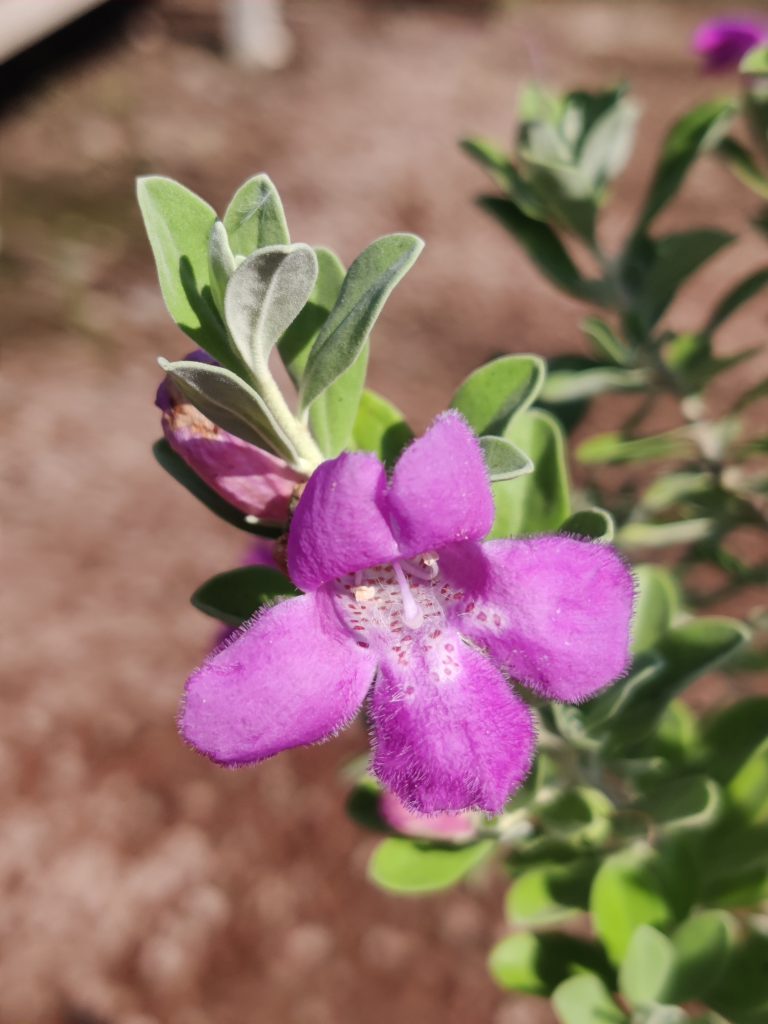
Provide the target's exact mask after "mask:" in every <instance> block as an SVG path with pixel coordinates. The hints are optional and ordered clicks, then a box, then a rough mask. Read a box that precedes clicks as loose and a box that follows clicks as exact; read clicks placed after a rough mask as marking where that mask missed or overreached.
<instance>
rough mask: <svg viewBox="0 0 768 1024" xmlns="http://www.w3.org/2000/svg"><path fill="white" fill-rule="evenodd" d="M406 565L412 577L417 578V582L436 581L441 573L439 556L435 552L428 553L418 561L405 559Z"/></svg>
mask: <svg viewBox="0 0 768 1024" xmlns="http://www.w3.org/2000/svg"><path fill="white" fill-rule="evenodd" d="M403 561H404V562H405V564H406V565H407V566H408V572H409V573H410V574H411V576H415V577H416V579H417V580H428V581H431V580H433V579H435V578H436V577H437V575H438V573H439V572H440V570H439V568H438V565H437V561H438V559H437V555H436V554H435V553H434V551H428V552H427V553H426V554H425V555H422V556H421V559H420V560H419V561H417V560H416V559H415V558H414V559H412V560H411V559H403Z"/></svg>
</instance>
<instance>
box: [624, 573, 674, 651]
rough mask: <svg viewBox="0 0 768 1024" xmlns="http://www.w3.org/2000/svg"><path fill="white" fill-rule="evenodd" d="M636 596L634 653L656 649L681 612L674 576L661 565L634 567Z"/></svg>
mask: <svg viewBox="0 0 768 1024" xmlns="http://www.w3.org/2000/svg"><path fill="white" fill-rule="evenodd" d="M633 571H634V576H635V583H636V584H637V597H636V600H635V614H634V616H633V619H632V640H633V643H632V650H633V651H634V652H635V654H638V653H639V652H640V651H647V650H649V649H650V648H652V647H654V646H655V645H656V644H657V643H658V641H659V639H660V638H661V637H662V636H663V635H664V634H665V633H666V632H667V630H668V629H669V628H670V626H672V624H673V622H674V620H675V616H676V615H677V613H678V611H679V609H680V592H679V589H678V586H677V582H676V580H675V577H674V576H673V575H672V573H671V572H670V571H669V569H665V568H664V566H662V565H636V566H635V567H634V570H633Z"/></svg>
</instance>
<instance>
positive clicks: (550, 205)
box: [520, 126, 598, 244]
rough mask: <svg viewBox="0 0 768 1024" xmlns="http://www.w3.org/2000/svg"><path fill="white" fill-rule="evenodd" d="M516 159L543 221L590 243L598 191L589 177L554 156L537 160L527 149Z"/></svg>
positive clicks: (592, 235) (595, 215)
mask: <svg viewBox="0 0 768 1024" xmlns="http://www.w3.org/2000/svg"><path fill="white" fill-rule="evenodd" d="M536 127H538V126H536ZM520 159H521V173H522V175H523V176H524V178H525V181H526V182H527V183H528V184H529V185H530V187H531V189H532V190H533V192H534V193H535V195H536V197H537V199H538V200H539V202H540V204H541V206H542V208H543V209H544V211H545V213H546V214H547V220H549V221H551V222H552V223H553V224H555V225H556V226H559V227H562V228H563V229H564V230H566V231H569V232H572V233H573V234H575V235H577V236H578V237H579V238H581V239H583V240H584V241H585V242H586V243H587V244H592V243H593V242H594V238H595V218H596V217H597V199H598V196H597V194H596V192H597V191H598V190H597V189H596V187H595V186H594V185H593V183H592V182H591V181H590V179H589V177H588V176H587V175H586V174H584V173H583V172H582V170H581V168H580V167H578V166H573V165H571V164H568V163H565V162H560V161H559V160H558V158H557V157H556V156H554V155H552V156H550V157H547V156H543V157H537V156H536V155H535V154H533V153H532V152H531V151H530V150H529V149H522V150H521V151H520Z"/></svg>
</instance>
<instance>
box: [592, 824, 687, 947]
mask: <svg viewBox="0 0 768 1024" xmlns="http://www.w3.org/2000/svg"><path fill="white" fill-rule="evenodd" d="M590 910H591V913H592V920H593V925H594V928H595V931H596V932H597V934H598V936H599V937H600V939H601V940H602V942H603V944H604V946H605V949H606V952H607V954H608V957H609V959H610V960H611V961H612V962H613V963H615V964H620V963H621V961H622V960H623V959H624V957H625V955H626V953H627V949H628V948H629V943H630V941H631V939H632V936H633V934H634V932H635V929H636V928H638V927H639V926H640V925H642V924H646V925H653V926H654V927H658V928H664V927H666V926H667V925H669V924H670V923H671V922H672V921H673V920H674V912H673V910H672V907H671V905H670V902H669V900H668V898H667V895H666V893H665V891H664V886H663V883H662V877H661V874H660V871H659V867H658V856H657V854H656V853H655V852H654V851H653V850H652V849H651V847H650V846H647V845H646V844H644V843H636V844H635V845H633V846H630V847H627V848H626V849H624V850H621V851H620V852H619V853H613V854H611V855H610V856H608V857H606V859H605V860H604V861H603V863H602V865H601V866H600V868H599V870H598V872H597V874H596V875H595V880H594V882H593V884H592V892H591V895H590Z"/></svg>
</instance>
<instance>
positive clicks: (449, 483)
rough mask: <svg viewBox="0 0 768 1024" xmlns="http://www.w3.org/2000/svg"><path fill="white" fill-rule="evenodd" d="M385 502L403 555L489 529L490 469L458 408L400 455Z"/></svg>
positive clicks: (478, 535) (476, 536)
mask: <svg viewBox="0 0 768 1024" xmlns="http://www.w3.org/2000/svg"><path fill="white" fill-rule="evenodd" d="M388 507H389V514H390V521H391V523H392V530H393V532H394V534H395V536H396V537H397V540H398V543H399V545H400V551H401V553H402V555H403V556H404V557H405V558H410V557H412V556H414V555H419V554H422V553H424V552H425V551H432V550H435V549H438V548H441V547H443V545H444V544H448V543H450V542H452V541H458V540H479V539H480V538H481V537H484V536H485V535H486V533H488V531H489V530H490V528H491V526H492V524H493V496H492V495H491V487H490V483H489V481H488V472H487V470H486V468H485V461H484V459H483V455H482V452H481V450H480V445H479V444H478V442H477V438H476V437H475V435H474V434H473V433H472V431H471V430H470V428H469V426H468V425H467V423H466V421H465V420H464V419H463V418H462V417H461V416H460V415H459V414H458V413H456V412H448V413H444V414H443V415H442V416H438V418H437V419H436V420H435V422H434V425H433V426H431V427H430V428H429V430H427V432H426V433H425V434H424V436H423V437H420V438H419V439H418V440H417V441H414V443H413V444H412V445H411V446H410V448H407V449H406V451H405V452H404V453H403V454H402V455H401V456H400V460H399V461H398V463H397V465H396V466H395V469H394V472H393V474H392V486H391V488H390V491H389V499H388Z"/></svg>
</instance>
